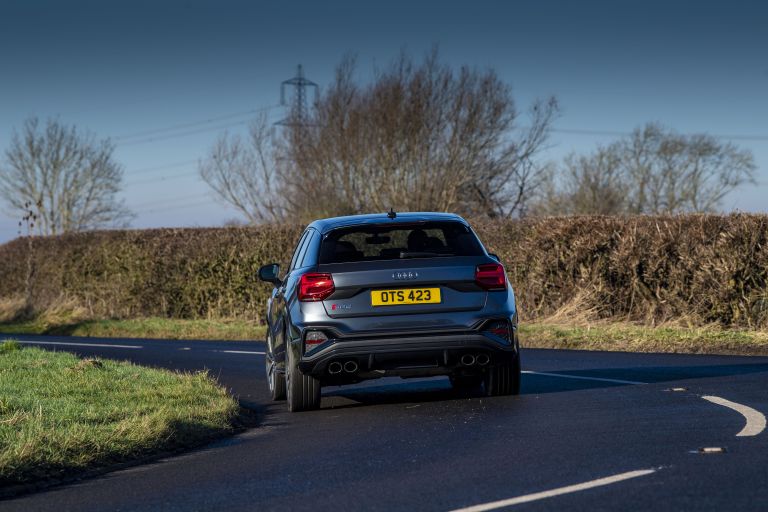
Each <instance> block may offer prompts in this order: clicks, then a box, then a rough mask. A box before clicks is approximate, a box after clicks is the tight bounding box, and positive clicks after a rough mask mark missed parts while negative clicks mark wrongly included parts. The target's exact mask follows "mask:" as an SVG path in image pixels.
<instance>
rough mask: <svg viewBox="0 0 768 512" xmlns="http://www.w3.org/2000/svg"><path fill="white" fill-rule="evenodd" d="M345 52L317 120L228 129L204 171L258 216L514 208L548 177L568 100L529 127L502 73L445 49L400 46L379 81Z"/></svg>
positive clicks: (549, 105)
mask: <svg viewBox="0 0 768 512" xmlns="http://www.w3.org/2000/svg"><path fill="white" fill-rule="evenodd" d="M355 68H356V66H355V61H354V59H353V58H345V59H343V60H342V62H341V64H340V65H339V66H338V67H337V68H336V73H335V77H334V80H333V82H332V83H331V84H330V86H329V87H327V88H326V91H325V92H324V93H323V94H322V95H320V97H319V99H318V101H317V102H316V104H315V105H314V108H313V109H312V112H311V115H310V116H309V117H308V118H302V119H298V115H297V113H296V112H294V113H292V114H291V115H289V119H288V122H287V123H285V124H286V127H285V128H284V130H283V131H282V132H281V133H280V134H279V135H277V136H276V135H275V134H272V133H268V132H267V130H266V126H265V125H264V124H263V122H261V123H257V124H256V125H255V127H254V128H253V129H252V131H251V138H250V140H249V142H248V144H245V143H243V142H241V141H240V139H238V138H228V137H225V138H222V139H221V140H220V141H219V142H218V143H217V144H216V146H215V147H214V148H213V150H212V152H211V155H210V157H209V158H208V159H207V160H206V161H205V162H203V164H202V165H201V175H202V177H203V179H204V180H205V181H206V182H207V183H208V184H209V185H210V186H211V187H212V188H213V189H214V190H215V191H216V193H217V194H218V195H219V197H221V198H222V199H224V200H225V201H227V202H228V203H230V204H232V205H234V206H235V207H236V208H238V209H239V210H240V211H241V212H243V214H244V215H246V217H247V218H248V219H249V220H250V221H252V222H260V221H263V220H274V219H280V218H285V217H290V218H294V219H300V220H307V219H311V218H317V217H321V216H331V215H344V214H353V213H361V212H370V211H385V210H388V209H389V208H390V207H394V208H395V209H397V210H399V211H419V210H438V211H457V212H460V213H464V214H469V215H487V216H494V217H495V216H504V217H507V216H513V215H521V214H524V213H525V211H526V205H527V200H528V199H529V198H530V197H531V194H532V192H533V191H534V190H535V189H536V188H537V187H539V186H540V185H541V184H542V178H543V176H545V172H544V171H545V168H544V166H542V165H539V164H538V162H537V156H538V153H539V151H540V150H541V148H542V147H543V145H544V143H545V142H546V139H547V135H548V133H549V128H550V126H551V123H552V121H553V120H554V118H555V116H556V114H557V111H558V107H557V103H556V101H555V100H554V99H553V98H552V99H549V100H547V101H540V102H536V103H535V104H534V105H533V106H532V107H531V109H530V112H529V119H527V120H526V121H525V125H526V127H524V128H523V127H520V126H517V123H518V121H519V117H520V116H518V113H517V110H516V109H515V105H514V101H513V99H512V95H511V91H510V88H509V86H507V85H506V84H504V83H503V82H502V81H501V80H500V79H499V77H498V76H497V75H496V73H495V72H493V71H492V70H488V71H484V72H481V71H477V70H475V69H471V68H468V67H462V68H460V69H459V70H456V71H455V70H453V69H452V68H450V67H449V66H447V65H445V64H442V63H441V62H440V61H439V59H438V56H437V52H436V51H433V52H432V53H431V54H429V55H427V57H426V58H425V59H424V60H423V61H422V62H421V63H419V64H415V63H414V62H413V61H412V60H411V59H410V58H409V57H408V56H407V55H405V54H401V55H400V57H399V59H398V60H396V61H395V62H394V63H393V64H392V65H391V66H388V67H387V68H385V69H384V70H377V71H376V72H375V74H374V78H373V80H372V82H371V83H369V84H361V83H359V82H358V81H357V80H356V79H355Z"/></svg>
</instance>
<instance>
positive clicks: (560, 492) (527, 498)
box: [451, 469, 656, 512]
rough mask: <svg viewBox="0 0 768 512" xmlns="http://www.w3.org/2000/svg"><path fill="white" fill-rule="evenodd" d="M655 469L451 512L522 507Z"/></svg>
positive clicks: (645, 473) (620, 480) (476, 511)
mask: <svg viewBox="0 0 768 512" xmlns="http://www.w3.org/2000/svg"><path fill="white" fill-rule="evenodd" d="M655 472H656V470H655V469H638V470H636V471H628V472H627V473H621V474H618V475H613V476H607V477H605V478H598V479H597V480H590V481H589V482H584V483H581V484H575V485H568V486H566V487H559V488H557V489H552V490H549V491H542V492H536V493H533V494H526V495H523V496H517V497H516V498H509V499H506V500H500V501H492V502H490V503H483V504H480V505H473V506H471V507H466V508H459V509H456V510H452V511H451V512H484V511H486V510H494V509H497V508H504V507H511V506H513V505H521V504H523V503H530V502H532V501H538V500H543V499H545V498H552V497H554V496H560V495H563V494H570V493H573V492H579V491H586V490H587V489H593V488H595V487H602V486H604V485H611V484H615V483H618V482H623V481H624V480H629V479H631V478H637V477H640V476H645V475H650V474H652V473H655Z"/></svg>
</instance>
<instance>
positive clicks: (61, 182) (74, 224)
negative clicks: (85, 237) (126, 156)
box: [0, 118, 132, 235]
mask: <svg viewBox="0 0 768 512" xmlns="http://www.w3.org/2000/svg"><path fill="white" fill-rule="evenodd" d="M113 150H114V146H113V145H112V143H111V142H110V141H109V140H102V141H96V140H95V139H94V137H93V136H92V135H89V134H81V133H79V132H78V131H77V130H76V129H75V127H74V126H65V125H63V124H61V123H59V122H58V121H56V120H48V122H47V123H46V125H45V127H42V126H40V123H39V122H38V120H37V119H36V118H31V119H29V120H27V121H26V122H25V124H24V128H23V129H22V131H21V134H19V133H18V132H14V134H13V137H12V139H11V144H10V147H9V148H8V149H7V150H6V152H5V157H6V158H5V160H6V161H5V163H4V165H2V167H0V197H2V198H3V199H5V201H6V202H7V204H8V205H9V206H10V207H11V208H13V209H16V210H24V211H26V209H25V205H32V208H33V209H34V210H35V214H36V216H37V219H38V220H37V229H38V232H39V233H40V234H46V235H56V234H59V233H66V232H70V231H82V230H86V229H92V228H96V227H104V226H121V225H126V224H127V223H128V222H129V221H130V219H131V218H132V214H131V213H130V212H129V211H128V210H127V209H126V208H125V207H124V205H123V203H122V201H119V200H118V199H117V197H116V196H117V193H118V192H119V191H120V184H121V181H122V177H123V171H122V168H121V167H120V165H118V164H117V163H116V162H115V161H114V159H113V157H112V153H113Z"/></svg>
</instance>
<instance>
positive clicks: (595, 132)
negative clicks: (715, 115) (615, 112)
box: [550, 128, 768, 141]
mask: <svg viewBox="0 0 768 512" xmlns="http://www.w3.org/2000/svg"><path fill="white" fill-rule="evenodd" d="M550 131H552V132H553V133H567V134H571V135H594V136H600V137H602V136H609V137H627V136H630V135H632V132H621V131H612V130H581V129H576V128H552V129H551V130H550ZM707 135H710V136H712V137H714V138H716V139H726V140H747V141H768V135H717V134H707Z"/></svg>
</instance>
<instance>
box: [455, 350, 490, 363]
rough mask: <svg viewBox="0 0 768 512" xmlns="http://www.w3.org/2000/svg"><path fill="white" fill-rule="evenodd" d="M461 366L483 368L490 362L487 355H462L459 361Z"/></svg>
mask: <svg viewBox="0 0 768 512" xmlns="http://www.w3.org/2000/svg"><path fill="white" fill-rule="evenodd" d="M459 361H460V362H461V364H462V365H464V366H474V365H476V364H477V365H479V366H485V365H487V364H488V363H490V362H491V358H490V357H489V356H488V354H484V353H482V352H481V353H479V354H477V355H474V354H464V355H463V356H461V359H459Z"/></svg>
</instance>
